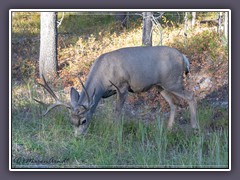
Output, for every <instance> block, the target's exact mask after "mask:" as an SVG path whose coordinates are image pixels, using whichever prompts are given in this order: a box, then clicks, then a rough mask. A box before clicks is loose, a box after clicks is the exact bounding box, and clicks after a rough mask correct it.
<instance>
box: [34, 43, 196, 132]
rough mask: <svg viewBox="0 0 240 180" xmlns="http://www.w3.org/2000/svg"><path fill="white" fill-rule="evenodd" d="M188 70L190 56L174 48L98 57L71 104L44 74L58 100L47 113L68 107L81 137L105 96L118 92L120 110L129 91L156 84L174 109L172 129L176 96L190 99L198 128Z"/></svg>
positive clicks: (133, 49) (171, 120) (128, 50)
mask: <svg viewBox="0 0 240 180" xmlns="http://www.w3.org/2000/svg"><path fill="white" fill-rule="evenodd" d="M188 72H189V61H188V59H187V58H186V57H185V56H184V55H183V54H182V53H180V52H179V51H178V50H176V49H174V48H170V47H167V46H157V47H130V48H122V49H119V50H115V51H112V52H109V53H106V54H102V55H101V56H99V57H98V59H97V60H96V61H95V62H94V64H93V65H92V67H91V69H90V72H89V74H88V76H87V80H86V83H85V85H84V84H83V83H82V81H81V79H80V78H79V80H80V83H81V85H82V92H81V93H80V94H79V93H78V92H77V90H76V89H74V88H73V87H72V88H71V92H70V99H71V104H70V105H69V104H66V103H63V102H61V101H60V100H59V99H58V98H57V96H56V95H55V94H54V92H53V91H52V90H51V88H50V87H49V86H48V84H47V82H46V81H45V79H44V77H43V80H44V84H43V85H42V84H41V85H42V86H43V87H44V88H45V89H46V90H47V91H48V92H49V93H50V94H51V95H52V96H53V98H54V99H55V100H56V103H55V104H53V105H51V106H49V107H48V108H47V111H46V112H45V113H44V115H45V114H47V113H48V112H49V111H50V110H51V109H53V108H55V107H57V106H65V107H67V108H68V109H69V112H70V116H71V118H70V121H71V123H72V124H73V127H74V130H75V135H76V136H78V135H80V134H83V133H84V132H86V130H87V127H88V125H89V123H90V120H91V118H92V115H93V113H94V111H95V109H96V107H97V104H98V102H99V101H100V99H101V98H107V97H110V96H112V95H114V94H117V102H116V109H115V110H116V112H117V113H120V112H121V109H122V107H123V104H124V101H125V99H126V97H127V94H128V92H132V93H138V92H143V91H147V90H149V89H150V88H151V87H153V86H156V87H157V88H158V90H159V91H160V93H161V95H162V96H163V97H164V98H165V100H166V101H167V102H168V104H169V106H170V109H171V111H170V117H169V121H168V128H169V129H171V128H172V125H173V123H174V117H175V113H176V106H175V105H174V103H173V100H172V98H173V97H174V96H177V97H180V98H183V99H184V100H186V101H187V102H188V104H189V107H190V113H191V125H192V127H193V128H198V124H197V121H196V101H195V99H194V95H193V92H189V91H187V90H185V89H184V87H183V76H184V74H187V73H188ZM36 101H37V102H39V103H42V102H40V101H38V100H36Z"/></svg>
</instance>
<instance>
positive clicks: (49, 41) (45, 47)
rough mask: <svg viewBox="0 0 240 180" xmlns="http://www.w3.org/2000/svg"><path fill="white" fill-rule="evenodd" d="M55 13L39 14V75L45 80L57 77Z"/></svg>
mask: <svg viewBox="0 0 240 180" xmlns="http://www.w3.org/2000/svg"><path fill="white" fill-rule="evenodd" d="M57 67H58V64H57V13H56V12H41V27H40V57H39V75H40V78H42V75H44V77H45V78H46V79H47V80H52V79H53V78H55V77H56V76H57Z"/></svg>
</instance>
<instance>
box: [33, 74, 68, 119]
mask: <svg viewBox="0 0 240 180" xmlns="http://www.w3.org/2000/svg"><path fill="white" fill-rule="evenodd" d="M42 78H43V82H44V84H41V83H38V84H39V85H40V86H42V87H43V88H44V89H46V90H47V91H48V92H49V94H50V95H51V96H52V97H53V98H54V99H55V101H56V102H55V103H54V104H52V105H50V106H48V108H47V110H46V112H45V113H44V114H43V116H45V115H46V114H47V113H48V112H49V111H50V110H52V109H53V108H55V107H57V106H65V107H66V108H70V106H69V105H68V104H66V103H63V102H61V101H60V100H59V99H58V97H57V96H56V94H55V93H54V92H53V90H52V89H51V88H50V87H49V85H48V84H47V81H46V79H45V77H44V76H43V75H42ZM33 99H34V100H35V101H36V102H38V103H40V104H43V105H46V104H45V103H44V102H42V101H39V100H37V99H35V98H33Z"/></svg>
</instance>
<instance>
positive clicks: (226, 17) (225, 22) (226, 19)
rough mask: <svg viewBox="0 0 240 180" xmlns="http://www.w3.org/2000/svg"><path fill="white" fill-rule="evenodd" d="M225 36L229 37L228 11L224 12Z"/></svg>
mask: <svg viewBox="0 0 240 180" xmlns="http://www.w3.org/2000/svg"><path fill="white" fill-rule="evenodd" d="M224 36H225V38H226V39H228V12H225V13H224Z"/></svg>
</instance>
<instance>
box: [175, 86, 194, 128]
mask: <svg viewBox="0 0 240 180" xmlns="http://www.w3.org/2000/svg"><path fill="white" fill-rule="evenodd" d="M171 92H172V93H173V94H175V95H176V96H178V97H181V98H183V99H184V100H186V101H187V102H188V105H189V108H190V113H191V125H192V128H195V129H196V128H199V126H198V123H197V118H196V114H197V102H196V100H195V98H194V94H193V92H190V91H187V90H184V89H181V90H174V91H171Z"/></svg>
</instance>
